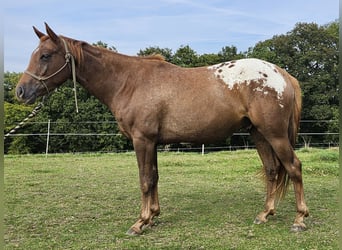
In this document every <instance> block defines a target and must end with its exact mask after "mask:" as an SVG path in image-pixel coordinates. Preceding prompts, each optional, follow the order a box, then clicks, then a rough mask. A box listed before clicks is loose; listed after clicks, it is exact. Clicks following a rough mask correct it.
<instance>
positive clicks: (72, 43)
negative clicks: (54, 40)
mask: <svg viewBox="0 0 342 250" xmlns="http://www.w3.org/2000/svg"><path fill="white" fill-rule="evenodd" d="M61 37H62V38H63V39H64V40H65V41H66V42H67V44H68V48H69V50H70V52H71V54H72V55H73V56H74V58H75V61H76V62H77V63H78V64H82V63H83V49H82V45H83V44H84V43H85V42H83V41H78V40H74V39H71V38H68V37H65V36H61Z"/></svg>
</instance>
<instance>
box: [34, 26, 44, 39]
mask: <svg viewBox="0 0 342 250" xmlns="http://www.w3.org/2000/svg"><path fill="white" fill-rule="evenodd" d="M33 30H34V33H36V35H37V36H38V37H39V38H41V37H43V36H45V34H44V33H43V32H40V31H39V30H38V29H37V28H36V27H34V26H33Z"/></svg>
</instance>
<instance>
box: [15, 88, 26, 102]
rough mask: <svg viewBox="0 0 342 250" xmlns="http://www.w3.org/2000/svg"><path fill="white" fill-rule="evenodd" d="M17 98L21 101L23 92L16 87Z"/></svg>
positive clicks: (22, 89)
mask: <svg viewBox="0 0 342 250" xmlns="http://www.w3.org/2000/svg"><path fill="white" fill-rule="evenodd" d="M16 94H17V98H19V99H22V98H23V97H24V94H25V90H24V88H23V87H22V86H18V87H17V90H16Z"/></svg>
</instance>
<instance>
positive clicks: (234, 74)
mask: <svg viewBox="0 0 342 250" xmlns="http://www.w3.org/2000/svg"><path fill="white" fill-rule="evenodd" d="M208 69H209V70H215V71H214V74H215V76H216V77H217V78H220V79H221V80H223V81H224V83H226V84H227V86H228V87H229V89H233V88H234V87H235V86H237V87H239V85H241V84H246V85H249V84H250V83H251V81H255V82H257V83H259V85H258V86H257V87H256V88H255V89H254V91H260V92H263V93H264V94H265V95H267V94H268V90H267V89H265V87H268V88H271V89H274V91H275V92H276V93H277V95H278V99H280V98H281V97H282V95H283V92H284V89H285V87H286V82H285V79H284V77H283V76H282V75H281V73H280V72H279V71H278V70H277V68H276V66H275V65H274V64H272V63H269V62H266V61H263V60H259V59H253V58H251V59H241V60H236V61H230V62H226V63H220V64H216V65H213V66H210V67H208Z"/></svg>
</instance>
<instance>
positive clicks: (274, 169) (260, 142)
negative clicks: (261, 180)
mask: <svg viewBox="0 0 342 250" xmlns="http://www.w3.org/2000/svg"><path fill="white" fill-rule="evenodd" d="M251 135H252V138H253V141H254V143H255V145H256V148H257V151H258V154H259V156H260V158H261V161H262V164H263V168H264V172H265V181H266V201H265V208H264V210H263V211H262V212H260V213H259V214H258V215H257V217H256V218H255V220H254V223H255V224H261V223H265V222H267V217H268V216H269V215H274V213H275V200H276V198H277V197H276V190H277V174H278V172H279V168H280V162H279V160H278V159H277V157H276V155H275V153H274V151H273V149H272V147H271V145H270V144H269V143H268V142H267V141H266V139H265V138H264V136H263V135H262V134H260V133H259V132H258V131H257V130H256V129H255V128H252V130H251Z"/></svg>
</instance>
